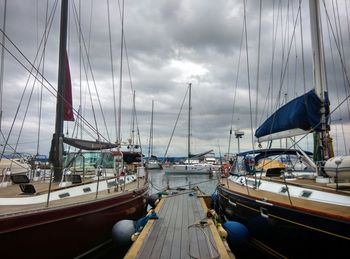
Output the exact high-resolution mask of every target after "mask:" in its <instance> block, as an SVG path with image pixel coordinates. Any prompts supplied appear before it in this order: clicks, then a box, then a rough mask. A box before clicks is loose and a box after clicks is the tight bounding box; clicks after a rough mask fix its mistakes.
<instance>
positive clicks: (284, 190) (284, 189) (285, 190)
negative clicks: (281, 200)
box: [280, 186, 288, 193]
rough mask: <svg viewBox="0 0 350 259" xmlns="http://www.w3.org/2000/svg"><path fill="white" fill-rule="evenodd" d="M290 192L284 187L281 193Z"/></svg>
mask: <svg viewBox="0 0 350 259" xmlns="http://www.w3.org/2000/svg"><path fill="white" fill-rule="evenodd" d="M287 191H288V187H286V186H283V187H282V188H281V190H280V193H286V192H287Z"/></svg>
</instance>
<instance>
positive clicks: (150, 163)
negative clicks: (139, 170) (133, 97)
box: [145, 100, 162, 170]
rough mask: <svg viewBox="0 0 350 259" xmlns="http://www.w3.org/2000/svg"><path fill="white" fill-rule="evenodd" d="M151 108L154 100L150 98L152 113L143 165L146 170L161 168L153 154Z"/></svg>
mask: <svg viewBox="0 0 350 259" xmlns="http://www.w3.org/2000/svg"><path fill="white" fill-rule="evenodd" d="M153 109H154V100H152V115H151V128H150V133H149V145H148V158H147V161H146V163H145V167H146V168H147V169H148V170H152V169H162V164H161V163H160V161H158V159H157V157H156V156H155V155H153Z"/></svg>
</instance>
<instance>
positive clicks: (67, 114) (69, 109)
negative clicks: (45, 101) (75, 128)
mask: <svg viewBox="0 0 350 259" xmlns="http://www.w3.org/2000/svg"><path fill="white" fill-rule="evenodd" d="M65 62H66V64H65V66H66V73H65V82H64V88H65V89H64V105H63V107H64V117H63V119H64V120H65V121H74V115H73V101H72V82H71V78H70V69H69V62H68V55H67V52H66V58H65Z"/></svg>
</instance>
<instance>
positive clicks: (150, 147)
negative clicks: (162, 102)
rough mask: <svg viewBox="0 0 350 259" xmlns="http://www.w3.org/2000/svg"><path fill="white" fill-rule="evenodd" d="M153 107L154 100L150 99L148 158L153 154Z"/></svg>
mask: <svg viewBox="0 0 350 259" xmlns="http://www.w3.org/2000/svg"><path fill="white" fill-rule="evenodd" d="M153 109H154V100H152V113H151V128H150V131H149V147H148V160H149V159H150V157H151V156H152V155H153Z"/></svg>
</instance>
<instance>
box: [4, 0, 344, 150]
mask: <svg viewBox="0 0 350 259" xmlns="http://www.w3.org/2000/svg"><path fill="white" fill-rule="evenodd" d="M262 2H263V3H262V8H261V14H262V15H261V26H259V20H260V19H259V12H260V1H257V0H249V1H247V4H246V8H244V2H243V0H238V1H234V0H232V1H228V0H227V1H224V0H218V1H202V0H193V1H185V0H183V1H179V0H167V1H160V0H152V1H150V0H145V1H135V0H129V1H125V9H124V12H125V18H124V33H125V43H126V48H124V49H123V53H124V56H123V65H122V68H123V73H122V104H121V106H122V119H121V127H122V131H121V137H122V140H123V141H126V140H127V139H128V138H129V137H130V134H131V133H130V132H131V129H132V116H131V114H132V113H131V110H132V89H133V90H135V96H136V101H135V105H136V110H137V123H136V122H135V132H136V127H137V126H138V128H139V131H140V139H141V144H142V147H143V153H144V154H146V155H147V153H148V143H149V136H150V126H151V125H150V124H151V107H152V106H151V105H152V100H154V125H153V127H154V131H153V144H154V150H153V153H154V155H157V156H163V155H164V154H165V151H166V147H167V145H168V143H169V140H170V137H171V134H172V132H173V129H174V126H175V122H176V120H177V116H178V113H179V111H180V108H181V104H182V102H183V100H184V97H185V94H186V91H187V87H188V84H189V83H192V99H191V101H192V120H191V152H192V153H200V152H204V151H207V150H210V149H213V150H214V151H215V154H216V155H217V156H218V155H220V154H221V155H223V154H224V153H226V152H228V150H229V133H230V128H231V126H232V128H233V130H236V129H239V130H241V131H244V134H245V135H244V137H243V138H242V139H241V143H240V147H241V151H242V150H247V149H251V148H252V141H253V138H252V134H251V128H253V130H255V128H256V127H257V126H259V125H260V124H261V122H263V121H264V120H265V119H266V118H267V115H270V114H271V112H272V110H274V109H275V108H276V103H278V104H281V103H285V102H286V101H289V100H291V99H292V98H294V97H296V96H299V95H301V94H303V93H304V92H306V91H309V90H311V89H313V77H312V55H311V43H310V27H309V10H308V3H307V1H302V3H301V20H300V18H299V13H298V8H299V4H298V1H277V0H276V1H272V0H271V1H265V0H264V1H262ZM4 3H5V1H4V0H1V1H0V13H1V16H0V17H1V20H0V24H1V28H3V15H4ZM332 3H333V4H334V5H331V4H332ZM56 4H57V3H56V1H48V5H47V4H46V1H43V0H36V1H34V0H11V1H7V12H6V35H7V37H8V39H7V40H6V42H5V45H6V47H7V48H8V49H9V52H10V53H11V54H10V53H9V52H7V51H5V58H4V66H3V68H4V77H3V97H2V110H3V118H2V125H1V129H2V132H3V133H4V136H5V138H6V139H7V138H8V134H9V132H10V131H11V137H10V138H9V144H11V146H12V147H16V146H17V148H16V149H17V150H18V151H19V152H30V153H32V154H34V153H36V152H37V139H38V128H39V120H38V118H37V117H38V114H39V105H38V104H39V99H40V98H39V97H40V89H41V86H40V84H39V82H38V81H36V82H35V80H34V79H33V76H31V77H29V72H28V71H27V70H25V69H24V68H23V66H25V67H26V68H27V69H28V68H29V70H30V64H29V63H28V61H30V63H32V64H35V66H36V67H38V66H39V60H40V58H37V59H36V55H37V52H38V49H39V52H38V57H43V46H44V45H43V44H41V40H42V38H43V35H44V31H45V19H47V20H48V21H49V26H48V27H47V31H49V34H48V38H47V42H46V45H45V55H44V59H42V60H43V61H41V62H40V69H39V70H40V72H41V73H43V74H44V77H45V79H46V80H47V81H46V82H44V85H45V86H46V87H48V88H50V86H52V87H54V88H56V86H57V71H58V39H59V33H58V32H59V16H60V2H59V3H58V5H56ZM321 7H322V14H323V16H322V20H323V31H324V44H325V48H326V50H325V53H326V60H327V63H326V67H327V82H328V87H329V92H330V98H331V105H332V106H331V108H334V107H335V106H337V105H338V103H340V102H341V101H342V100H343V99H344V98H345V96H346V93H349V85H348V83H346V82H347V81H346V80H347V79H346V76H345V75H344V74H343V71H344V70H343V69H342V68H341V65H340V64H341V62H340V58H339V52H340V53H342V54H344V57H343V64H344V65H345V66H346V68H345V70H346V71H347V72H348V71H349V61H348V60H349V46H350V42H349V39H350V33H349V15H348V11H349V8H350V4H349V3H346V1H344V0H343V1H327V13H326V12H325V11H324V7H323V4H322V6H321ZM46 10H47V12H46ZM79 10H80V17H81V19H80V24H81V32H82V37H81V44H80V45H81V49H82V51H81V53H82V59H81V61H80V60H79V37H78V31H79V29H78V26H77V15H79ZM109 11H110V26H109V25H108V8H107V1H101V0H99V1H93V0H84V1H81V6H80V7H79V1H70V8H69V29H68V43H67V50H68V56H69V62H70V67H71V77H72V84H73V106H74V108H75V109H76V110H78V108H79V105H80V100H81V102H82V103H81V105H82V107H83V114H84V117H85V118H86V119H87V120H88V121H89V123H90V124H91V125H94V126H95V120H94V119H93V117H92V112H91V110H92V108H91V107H92V105H91V101H90V99H92V103H93V107H94V109H95V115H96V117H97V118H96V121H97V125H98V130H99V131H100V132H101V134H102V135H103V136H104V137H105V138H107V139H108V138H109V139H110V140H111V141H115V140H116V138H117V129H116V127H115V125H116V122H115V118H116V116H115V115H114V114H115V113H114V98H113V83H114V89H115V90H114V92H115V96H116V104H115V106H116V108H117V109H118V105H119V86H120V67H121V65H120V60H121V58H120V57H121V48H120V46H121V28H122V26H121V19H120V11H119V7H118V2H117V1H115V0H110V1H109ZM245 11H246V12H245ZM50 15H52V17H53V19H52V20H50V17H51V16H50ZM327 15H328V17H329V18H327ZM245 16H246V26H247V30H246V31H244V30H243V31H242V29H243V25H244V17H245ZM46 17H47V18H46ZM51 21H52V22H51ZM300 21H302V26H300ZM294 25H295V26H294ZM339 25H340V26H339ZM294 27H295V30H294ZM109 28H110V30H111V38H109ZM259 28H261V30H260V32H261V34H260V35H261V37H260V42H261V43H260V48H259ZM301 31H302V34H303V38H302V39H301ZM329 31H330V32H331V36H329V34H328V33H329ZM242 32H243V33H242ZM245 32H246V33H245ZM333 35H336V36H337V37H338V39H339V40H338V41H337V43H339V44H335V41H334V37H333ZM242 36H243V38H242ZM1 37H2V33H0V38H1ZM242 39H243V41H242ZM245 39H247V43H246V41H245ZM9 40H11V41H12V42H13V43H14V44H15V46H16V48H18V49H19V50H20V52H19V51H18V50H16V49H15V47H14V46H13V45H12V44H11V43H10V42H9ZM302 45H303V51H302V47H301V46H302ZM337 46H339V48H337ZM247 47H248V48H247ZM259 49H260V55H259ZM111 52H112V55H111ZM22 54H23V56H22ZM12 55H13V56H12ZM87 56H88V58H87ZM24 57H25V58H24ZM111 57H112V58H111ZM258 57H259V58H258ZM303 57H304V59H303ZM332 57H333V58H332ZM16 59H17V60H16ZM26 59H27V60H28V61H27V60H26ZM111 60H112V61H113V62H111ZM258 60H259V62H258ZM247 63H248V64H249V66H247ZM272 64H273V65H272ZM286 64H288V65H286ZM43 65H44V66H43ZM112 66H113V73H112ZM43 67H44V68H43ZM258 68H259V77H258V78H257V72H258ZM303 68H304V69H303ZM85 71H86V72H85ZM33 74H34V75H35V74H36V73H35V72H33ZM112 75H114V80H112ZM282 75H283V76H282ZM304 76H305V77H304ZM304 78H305V79H304ZM38 79H39V80H41V77H40V76H38ZM28 80H29V81H28ZM87 82H88V83H87ZM257 82H258V83H257ZM304 82H305V83H304ZM26 86H27V89H26V91H25V93H24V95H23V101H22V102H23V103H22V105H21V108H20V109H19V110H18V108H17V107H18V106H19V103H20V100H21V96H22V93H23V91H24V89H25V87H26ZM89 88H90V92H91V94H92V96H91V97H90V95H89ZM95 88H96V89H97V90H98V96H99V100H100V102H98V98H97V97H96V96H97V95H96V92H95ZM257 89H258V91H257ZM345 89H346V90H345ZM249 90H250V91H249ZM51 91H52V90H51ZM31 93H32V95H31ZM30 95H31V99H30V102H29V106H28V111H27V113H26V120H25V122H24V123H23V129H22V130H20V128H21V126H22V120H23V117H24V114H25V112H26V105H27V103H28V100H29V96H30ZM42 96H43V98H42V99H43V102H42V115H41V116H42V119H41V121H40V137H39V138H40V142H39V153H40V154H46V155H47V154H48V151H49V147H50V141H51V137H52V133H53V131H54V118H55V111H54V110H55V102H56V101H55V97H54V96H53V95H52V94H50V93H49V91H48V90H47V89H45V88H44V89H43V95H42ZM278 96H280V98H278ZM100 106H101V107H102V109H103V113H104V117H105V122H106V125H107V128H108V131H107V130H106V128H105V125H104V124H105V123H104V120H103V117H102V115H101V111H100ZM256 107H258V108H256ZM17 110H18V115H17V119H16V122H15V124H14V126H13V129H12V130H11V125H12V123H13V118H14V116H15V115H16V113H17ZM251 113H252V116H250V114H251ZM341 114H343V115H345V116H344V117H341ZM340 119H341V120H340ZM332 120H333V122H332V125H331V135H332V137H333V139H334V146H335V149H336V152H338V153H337V154H345V149H346V150H348V152H349V148H350V140H349V136H350V127H349V102H348V101H347V102H345V103H344V104H343V105H342V106H341V107H340V108H339V109H338V110H337V111H335V112H334V114H333V115H332ZM187 121H188V100H187V99H186V100H185V103H184V107H183V110H182V113H181V115H180V117H179V121H178V123H177V127H176V129H175V131H174V137H173V138H172V142H171V143H170V146H169V150H168V154H167V155H168V156H185V155H186V154H187ZM252 124H253V125H252ZM73 128H74V123H72V122H70V123H68V124H67V125H65V133H66V132H67V129H68V133H69V135H71V134H72V132H73ZM107 132H108V134H107ZM19 135H20V136H21V137H20V138H19V139H18V136H19ZM83 137H84V138H89V139H96V138H97V136H96V135H93V136H88V135H86V134H84V136H83ZM4 142H5V140H4V139H1V143H4ZM17 142H18V144H17ZM301 143H302V145H303V147H304V148H307V149H308V150H312V138H305V139H304V140H303V141H302V142H301ZM277 144H278V145H279V144H280V142H278V143H277ZM237 149H238V147H237V140H236V139H235V138H234V136H233V139H232V140H231V145H230V152H232V153H236V152H237Z"/></svg>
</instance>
